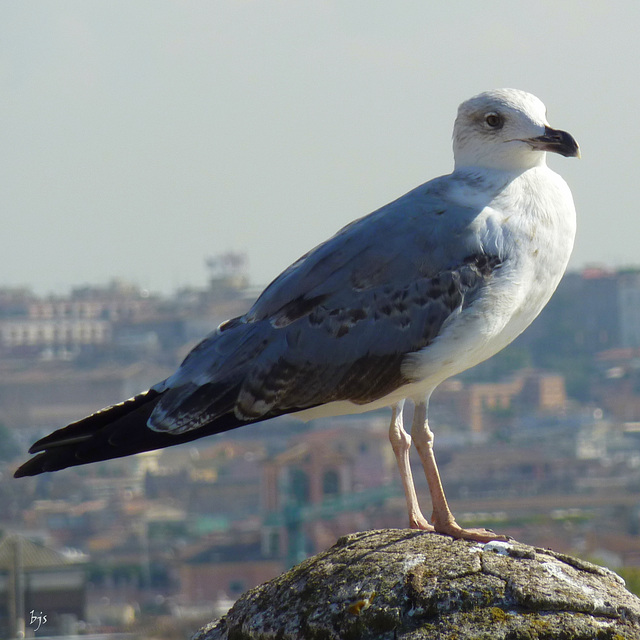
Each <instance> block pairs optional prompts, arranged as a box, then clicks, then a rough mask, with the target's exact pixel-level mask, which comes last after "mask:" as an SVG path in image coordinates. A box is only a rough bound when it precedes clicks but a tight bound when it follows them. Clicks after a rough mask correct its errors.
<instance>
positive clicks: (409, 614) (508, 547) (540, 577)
mask: <svg viewBox="0 0 640 640" xmlns="http://www.w3.org/2000/svg"><path fill="white" fill-rule="evenodd" d="M301 639H302V640H373V639H376V640H445V639H446V640H454V639H455V640H472V639H473V640H553V639H558V640H560V639H561V640H638V639H640V600H639V599H638V598H636V597H635V596H634V595H632V594H631V593H629V592H628V591H627V590H626V589H625V588H624V582H623V581H622V579H621V578H619V577H618V576H617V575H616V574H615V573H613V572H611V571H609V570H608V569H604V568H602V567H598V566H596V565H593V564H590V563H588V562H585V561H582V560H579V559H577V558H572V557H571V556H566V555H563V554H558V553H555V552H553V551H549V550H545V549H538V548H534V547H530V546H527V545H522V544H519V543H517V542H513V543H488V544H481V543H476V542H468V541H464V540H453V539H452V538H450V537H447V536H441V535H438V534H433V533H426V532H422V531H414V530H410V529H407V530H404V529H403V530H395V529H394V530H383V531H368V532H363V533H357V534H353V535H348V536H344V537H343V538H340V539H339V540H338V541H337V543H336V544H335V545H334V546H333V547H331V548H330V549H328V550H327V551H324V552H322V553H320V554H318V555H316V556H314V557H312V558H309V559H308V560H306V561H304V562H302V563H301V564H299V565H297V566H295V567H293V569H291V570H290V571H288V572H286V573H284V574H282V575H281V576H279V577H277V578H275V579H274V580H271V581H269V582H267V583H266V584H264V585H261V586H259V587H256V588H255V589H252V590H250V591H248V592H247V593H246V594H244V595H243V596H242V597H241V598H240V599H239V600H238V602H236V604H235V605H234V606H233V608H232V609H231V610H230V611H229V613H228V614H227V615H226V616H225V617H224V618H222V619H221V620H218V621H214V622H212V623H211V624H210V625H208V626H207V627H205V628H203V629H201V630H200V631H199V632H198V633H197V634H196V635H195V636H194V639H193V640H301Z"/></svg>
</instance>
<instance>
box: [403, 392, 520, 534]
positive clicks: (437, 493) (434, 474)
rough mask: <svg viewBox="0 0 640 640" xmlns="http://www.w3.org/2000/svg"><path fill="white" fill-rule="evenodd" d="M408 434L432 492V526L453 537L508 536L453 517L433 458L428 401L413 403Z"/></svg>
mask: <svg viewBox="0 0 640 640" xmlns="http://www.w3.org/2000/svg"><path fill="white" fill-rule="evenodd" d="M411 435H412V436H413V442H414V443H415V445H416V449H417V450H418V454H419V456H420V460H421V461H422V466H423V467H424V472H425V475H426V476H427V483H428V484H429V493H430V494H431V502H432V504H433V513H432V515H431V522H432V523H433V525H434V528H435V530H436V531H437V532H438V533H444V534H446V535H449V536H453V537H454V538H464V539H465V540H476V541H477V542H489V541H491V540H508V538H507V537H506V536H502V535H498V534H495V533H494V532H493V531H490V530H489V529H463V528H462V527H461V526H460V525H459V524H458V523H457V522H456V520H455V518H454V517H453V514H452V513H451V510H450V509H449V505H448V504H447V499H446V497H445V495H444V489H443V488H442V482H440V474H439V473H438V466H437V464H436V458H435V455H434V453H433V431H431V429H430V428H429V423H428V421H427V401H425V402H420V403H416V405H415V412H414V414H413V425H412V426H411Z"/></svg>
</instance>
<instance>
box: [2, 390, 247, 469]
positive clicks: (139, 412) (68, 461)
mask: <svg viewBox="0 0 640 640" xmlns="http://www.w3.org/2000/svg"><path fill="white" fill-rule="evenodd" d="M161 395H162V393H160V392H157V391H153V390H150V391H147V392H145V393H142V394H140V395H137V396H135V397H134V398H131V399H130V400H126V401H125V402H122V403H120V404H117V405H114V406H112V407H108V408H106V409H103V410H101V411H98V412H97V413H94V414H92V415H90V416H88V417H87V418H84V419H83V420H80V421H78V422H74V423H72V424H70V425H69V426H67V427H64V428H63V429H59V430H58V431H55V432H53V433H51V434H50V435H48V436H46V437H44V438H42V439H41V440H38V442H36V443H35V444H34V445H33V446H32V447H31V449H30V450H29V452H30V453H37V454H38V455H36V456H35V457H34V458H31V460H28V461H27V462H25V463H24V464H23V465H22V466H21V467H19V468H18V470H17V471H16V472H15V474H14V476H15V477H16V478H21V477H24V476H35V475H38V474H40V473H44V472H47V471H58V470H60V469H65V468H67V467H72V466H76V465H82V464H88V463H90V462H98V461H100V460H110V459H112V458H120V457H123V456H129V455H133V454H135V453H141V452H143V451H152V450H154V449H162V448H164V447H170V446H172V445H176V444H182V443H183V442H190V441H192V440H196V439H198V438H201V437H203V436H207V435H212V434H215V433H221V432H223V431H228V430H230V429H235V428H237V427H241V426H243V425H245V424H248V422H246V421H243V420H239V419H238V418H236V417H235V415H234V414H233V413H227V414H225V415H223V416H221V417H219V418H217V419H216V420H214V421H212V422H211V423H209V424H207V425H204V426H202V427H200V428H199V429H194V430H193V431H188V432H185V433H182V434H172V433H168V432H157V431H153V430H151V429H149V427H147V420H148V419H149V416H150V415H151V413H152V411H153V409H154V407H155V406H156V404H157V403H158V401H159V399H160V397H161Z"/></svg>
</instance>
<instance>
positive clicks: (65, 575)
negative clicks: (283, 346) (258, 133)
mask: <svg viewBox="0 0 640 640" xmlns="http://www.w3.org/2000/svg"><path fill="white" fill-rule="evenodd" d="M207 268H208V269H209V272H210V281H209V285H208V287H207V288H205V289H203V290H196V289H184V290H181V291H177V292H176V293H175V294H174V295H172V296H169V297H164V296H159V295H155V294H153V293H149V292H148V291H145V290H142V289H140V288H139V287H136V286H133V285H130V284H127V283H124V282H118V281H114V282H112V283H110V284H108V285H107V286H85V287H82V288H78V289H75V290H73V291H71V293H70V294H69V295H67V296H57V297H39V296H36V295H34V294H33V293H32V292H31V291H30V290H28V289H0V473H1V476H0V532H1V534H2V538H0V637H13V635H12V634H13V633H15V629H16V625H19V624H20V620H19V619H20V614H19V613H17V612H20V611H24V612H25V614H24V616H25V619H24V625H25V626H26V633H27V636H29V635H31V636H34V635H35V637H39V636H52V635H63V636H67V637H69V636H72V635H74V634H77V633H85V634H87V633H92V634H100V633H101V634H116V633H121V632H127V633H129V634H130V636H129V637H132V638H133V637H145V638H152V637H153V638H174V637H176V638H178V637H180V638H184V637H187V636H188V633H189V632H191V631H195V630H196V629H197V628H198V627H199V626H200V625H201V624H203V623H205V622H207V621H209V620H211V619H213V618H215V617H217V616H219V615H222V614H223V613H224V612H225V611H226V610H227V609H228V608H229V606H230V605H231V604H232V603H233V601H234V600H235V599H236V598H237V597H238V596H239V595H240V594H241V593H242V592H244V591H246V590H247V589H248V588H250V587H252V586H254V585H257V584H259V583H261V582H264V581H266V580H268V579H270V578H272V577H274V576H276V575H278V574H279V573H281V572H282V571H283V570H285V569H287V568H288V567H289V566H291V565H292V564H294V563H296V562H298V561H300V560H302V559H303V558H305V557H307V556H309V555H311V554H313V553H316V552H318V551H321V550H322V549H325V548H327V547H328V546H330V545H332V544H333V543H334V542H335V541H336V539H337V538H338V537H339V536H340V535H343V534H346V533H349V532H353V531H357V530H363V529H373V528H384V527H405V526H407V515H406V507H405V500H404V497H403V493H402V487H401V484H400V480H399V477H398V472H397V469H396V467H395V459H394V457H393V453H392V451H391V447H390V446H389V444H388V436H387V432H388V423H389V419H390V412H389V411H388V410H387V411H378V412H372V413H369V414H363V415H359V416H351V417H345V418H335V419H330V420H329V419H327V420H318V421H315V422H312V423H308V424H303V423H300V422H298V421H296V420H294V419H293V418H282V419H277V420H272V421H269V422H267V423H262V424H259V425H255V426H253V427H249V428H246V429H240V430H238V431H236V432H229V433H226V434H222V435H218V436H214V437H211V438H207V439H204V440H198V441H196V442H194V443H189V444H188V445H183V446H180V447H173V448H170V449H165V450H162V451H156V452H149V453H145V454H141V455H138V456H135V457H132V458H124V459H120V460H113V461H109V462H104V463H99V464H95V465H90V466H88V467H75V468H73V469H68V470H65V471H61V472H57V473H54V474H46V475H43V476H38V477H35V478H26V479H21V480H14V479H13V478H12V474H13V471H14V470H15V469H16V467H17V466H18V464H19V463H20V462H21V461H24V459H25V457H26V453H25V452H26V450H27V449H28V447H29V445H30V444H31V443H32V442H33V441H34V440H36V439H37V438H39V437H41V436H43V435H45V434H46V433H49V432H50V431H51V430H53V429H55V428H58V427H61V426H64V425H65V424H67V423H68V422H71V421H73V420H77V419H79V418H82V417H84V416H85V415H87V414H88V413H91V412H93V411H95V410H96V409H98V408H100V407H103V406H106V405H109V404H111V403H114V402H118V401H121V400H123V399H125V398H127V397H130V396H132V395H133V394H135V393H136V392H139V391H141V390H144V389H146V388H147V387H148V386H149V385H151V384H153V383H155V382H157V381H158V380H160V379H162V378H164V377H166V376H167V375H168V374H170V373H171V372H172V371H173V370H174V369H175V367H176V366H177V364H179V362H180V361H181V360H182V358H184V356H185V355H186V354H187V352H188V351H189V350H190V349H191V348H192V347H193V346H194V345H195V343H196V342H197V341H198V340H199V339H201V338H202V337H203V336H204V335H205V334H206V333H208V332H209V331H211V330H213V329H214V328H215V327H216V326H217V325H218V324H219V323H220V322H222V321H224V320H226V319H227V318H229V317H233V316H236V315H239V314H242V313H244V312H245V311H246V310H247V309H248V308H249V306H250V305H251V303H252V302H253V300H254V299H255V297H256V295H257V294H258V293H259V290H257V289H255V288H252V287H251V286H250V283H249V282H248V279H247V277H246V261H245V258H244V257H243V256H242V255H237V254H226V255H221V256H216V257H215V258H212V259H210V260H208V261H207ZM407 411H408V412H409V413H410V411H411V409H410V408H409V409H408V410H407ZM408 418H410V416H408ZM430 423H431V425H432V427H433V429H434V431H435V433H436V456H437V458H438V461H439V465H440V470H441V473H442V476H443V483H444V486H445V490H446V492H447V496H448V498H449V500H450V503H451V507H452V510H453V511H454V513H455V514H456V516H457V517H458V520H459V522H460V523H461V524H464V525H479V524H481V525H483V526H488V527H491V528H493V529H494V530H497V531H500V532H501V533H505V534H508V535H511V536H513V537H514V538H516V539H517V540H519V541H522V542H525V543H529V544H533V545H536V546H541V547H552V548H553V549H555V550H557V551H561V552H567V553H572V554H575V555H579V556H581V557H584V558H587V559H591V560H595V561H597V562H599V563H601V564H605V565H607V566H609V567H611V568H613V569H616V570H618V569H622V570H623V573H624V572H627V575H630V576H632V577H633V576H634V575H635V574H634V571H635V570H636V569H638V568H640V270H625V271H613V270H607V269H603V268H597V269H595V268H594V269H586V270H583V271H582V272H574V273H569V274H567V275H566V276H565V278H564V280H563V281H562V283H561V284H560V287H559V289H558V291H557V293H556V295H555V296H554V298H553V299H552V301H551V303H550V304H549V305H548V307H547V308H546V309H545V310H544V311H543V313H542V314H541V316H540V317H539V318H538V319H537V320H536V321H535V322H534V324H533V325H532V326H531V327H530V328H529V329H528V330H527V331H526V332H525V334H523V335H522V336H521V337H520V338H518V339H517V340H516V341H515V342H514V343H513V344H512V345H511V346H509V347H508V348H507V349H505V350H504V351H503V352H502V353H501V354H499V355H498V356H496V357H494V358H493V359H492V360H490V361H488V362H487V363H484V364H482V365H480V366H479V367H476V368H475V369H473V370H471V371H469V372H467V373H465V374H464V375H462V376H459V377H457V378H454V379H451V380H449V381H447V382H446V383H444V384H443V385H442V386H441V387H440V388H439V389H438V390H437V392H436V393H435V394H434V396H433V399H432V408H431V413H430ZM414 462H415V463H417V462H418V461H417V458H416V460H415V461H414ZM414 476H415V478H416V481H417V485H418V490H419V496H420V497H421V499H422V501H423V506H424V511H425V514H427V515H428V514H429V513H430V511H429V502H428V490H427V487H426V482H425V481H424V476H423V474H422V471H421V468H420V466H419V464H417V466H416V468H415V469H414ZM639 570H640V569H639ZM631 584H632V586H633V581H632V582H631ZM104 637H107V636H104Z"/></svg>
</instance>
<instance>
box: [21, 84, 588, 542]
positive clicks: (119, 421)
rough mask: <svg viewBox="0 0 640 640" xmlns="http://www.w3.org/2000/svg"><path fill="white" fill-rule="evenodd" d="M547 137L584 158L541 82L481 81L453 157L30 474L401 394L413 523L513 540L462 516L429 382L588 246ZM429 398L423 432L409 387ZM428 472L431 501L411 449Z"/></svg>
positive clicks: (501, 335)
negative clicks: (461, 520) (441, 451)
mask: <svg viewBox="0 0 640 640" xmlns="http://www.w3.org/2000/svg"><path fill="white" fill-rule="evenodd" d="M547 152H553V153H558V154H560V155H562V156H565V157H572V156H573V157H579V156H580V151H579V147H578V144H577V143H576V141H575V140H574V138H573V137H572V136H571V135H570V134H568V133H566V132H565V131H560V130H557V129H552V128H551V127H550V126H549V124H548V122H547V119H546V109H545V106H544V105H543V103H542V102H541V101H540V100H539V99H538V98H536V97H535V96H533V95H531V94H530V93H526V92H524V91H520V90H515V89H498V90H493V91H487V92H484V93H481V94H479V95H477V96H475V97H473V98H471V99H470V100H467V101H466V102H463V103H462V104H461V105H460V107H459V109H458V114H457V118H456V121H455V125H454V129H453V154H454V169H453V172H452V173H450V174H447V175H443V176H440V177H438V178H435V179H433V180H430V181H429V182H426V183H424V184H422V185H421V186H419V187H417V188H415V189H413V190H412V191H410V192H409V193H407V194H405V195H404V196H402V197H400V198H399V199H397V200H395V201H393V202H391V203H390V204H387V205H386V206H384V207H382V208H381V209H378V210H377V211H374V212H373V213H371V214H369V215H367V216H365V217H363V218H360V219H358V220H355V221H354V222H352V223H351V224H348V225H347V226H346V227H344V228H343V229H341V230H340V231H338V233H336V234H335V235H334V236H333V237H332V238H330V239H329V240H327V241H326V242H324V243H323V244H320V245H319V246H317V247H316V248H315V249H312V250H311V251H309V252H308V253H306V254H305V255H303V256H302V257H301V258H300V259H299V260H297V261H296V262H294V263H293V264H292V265H291V266H290V267H289V268H288V269H286V270H285V271H284V272H283V273H282V274H281V275H280V276H278V277H277V278H276V279H275V280H274V281H273V282H272V283H271V284H270V285H269V286H268V287H267V288H266V289H265V290H264V292H263V293H262V294H261V295H260V297H259V298H258V299H257V301H256V302H255V303H254V305H253V306H252V307H251V309H250V310H249V311H248V312H247V313H246V314H245V315H243V316H240V317H237V318H233V319H231V320H228V321H226V322H224V323H222V324H221V325H220V326H219V327H218V328H217V329H216V330H215V331H213V332H212V333H211V334H210V335H208V336H207V337H206V338H205V339H204V340H203V341H202V342H200V343H199V344H198V345H197V346H196V347H195V348H194V349H193V351H191V352H190V353H189V354H188V355H187V357H186V358H185V360H184V361H183V362H182V364H181V365H180V367H179V368H178V369H177V371H176V372H175V373H174V374H173V375H171V376H170V377H168V378H167V379H166V380H163V381H162V382H159V383H158V384H156V385H154V386H153V387H151V388H150V389H149V390H147V391H145V392H143V393H140V394H139V395H136V396H135V397H133V398H130V399H129V400H125V401H124V402H122V403H120V404H116V405H114V406H111V407H107V408H106V409H102V410H101V411H98V412H96V413H94V414H92V415H90V416H88V417H87V418H84V419H83V420H80V421H78V422H75V423H72V424H70V425H68V426H67V427H65V428H62V429H59V430H57V431H55V432H53V433H51V434H50V435H48V436H46V437H44V438H42V439H41V440H39V441H38V442H36V443H35V444H34V445H33V446H32V447H31V449H30V450H29V452H30V453H34V454H37V455H36V456H35V457H33V458H31V459H29V460H28V461H27V462H25V463H24V464H23V465H22V466H21V467H20V468H19V469H18V470H17V471H16V473H15V476H16V477H22V476H33V475H37V474H40V473H43V472H47V471H56V470H59V469H64V468H66V467H71V466H74V465H81V464H86V463H90V462H96V461H99V460H107V459H111V458H117V457H121V456H128V455H132V454H136V453H140V452H142V451H149V450H153V449H159V448H162V447H168V446H171V445H176V444H181V443H184V442H189V441H192V440H195V439H197V438H201V437H203V436H208V435H212V434H216V433H221V432H224V431H228V430H230V429H235V428H237V427H242V426H245V425H248V424H252V423H255V422H260V421H263V420H268V419H270V418H274V417H276V416H280V415H283V414H292V415H294V416H296V417H297V418H300V419H302V420H311V419H315V418H320V417H327V416H336V415H343V414H353V413H361V412H365V411H370V410H372V409H379V408H383V407H391V408H392V416H391V424H390V429H389V438H390V441H391V446H392V448H393V451H394V454H395V457H396V460H397V463H398V468H399V471H400V476H401V478H402V483H403V486H404V491H405V496H406V501H407V508H408V514H409V524H410V526H411V527H412V528H417V529H422V530H425V531H436V532H438V533H442V534H447V535H450V536H453V537H454V538H464V539H469V540H476V541H480V542H487V541H490V540H503V539H505V536H501V535H497V534H495V533H494V532H493V531H491V530H488V529H464V528H462V527H461V526H459V525H458V524H457V522H456V520H455V518H454V516H453V515H452V513H451V511H450V509H449V506H448V504H447V500H446V497H445V494H444V490H443V488H442V483H441V481H440V475H439V472H438V468H437V465H436V460H435V457H434V452H433V442H434V436H433V432H432V431H431V429H430V427H429V423H428V419H427V413H428V403H429V398H430V396H431V393H432V392H433V390H434V389H435V388H436V387H437V386H438V384H440V383H441V382H442V381H443V380H445V379H447V378H449V377H450V376H452V375H455V374H458V373H460V372H461V371H464V370H466V369H468V368H469V367H473V366H474V365H476V364H478V363H479V362H482V361H483V360H485V359H487V358H489V357H491V356H492V355H494V354H495V353H497V352H498V351H500V350H501V349H502V348H504V347H505V346H506V345H508V344H509V343H510V342H511V341H512V340H513V339H514V338H515V337H516V336H518V335H519V334H520V333H521V332H522V331H524V329H525V328H526V327H527V326H528V325H529V324H530V323H531V322H532V320H533V319H534V318H535V317H536V316H537V315H538V314H539V313H540V311H541V310H542V308H543V307H544V306H545V304H546V303H547V302H548V300H549V298H550V297H551V295H552V294H553V292H554V290H555V289H556V287H557V285H558V283H559V281H560V279H561V277H562V275H563V273H564V271H565V268H566V266H567V262H568V260H569V256H570V254H571V250H572V247H573V241H574V235H575V227H576V213H575V207H574V204H573V198H572V195H571V191H570V190H569V187H568V186H567V184H566V182H565V181H564V180H563V179H562V178H561V177H560V176H559V175H558V174H556V173H554V172H553V171H552V170H551V169H549V168H548V166H547V164H546V155H547ZM407 399H408V400H410V401H411V402H412V403H413V404H414V407H415V408H414V414H413V420H412V425H411V429H410V431H411V435H410V434H409V433H408V432H407V431H406V430H405V428H404V423H403V403H404V402H405V400H407ZM412 442H413V443H414V444H415V446H416V449H417V451H418V454H419V457H420V461H421V463H422V466H423V468H424V472H425V475H426V478H427V481H428V485H429V493H430V497H431V503H432V515H431V519H430V521H428V520H427V519H426V518H425V517H424V516H423V514H422V512H421V510H420V507H419V504H418V499H417V496H416V491H415V488H414V483H413V477H412V471H411V466H410V463H409V450H410V447H411V443H412Z"/></svg>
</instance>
